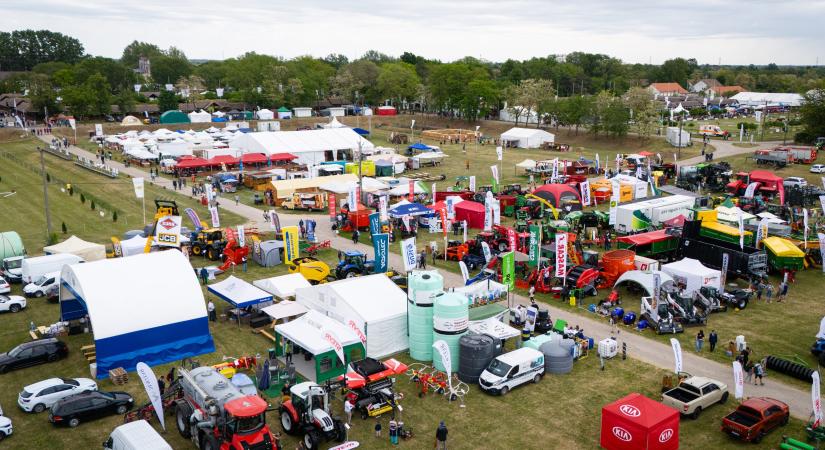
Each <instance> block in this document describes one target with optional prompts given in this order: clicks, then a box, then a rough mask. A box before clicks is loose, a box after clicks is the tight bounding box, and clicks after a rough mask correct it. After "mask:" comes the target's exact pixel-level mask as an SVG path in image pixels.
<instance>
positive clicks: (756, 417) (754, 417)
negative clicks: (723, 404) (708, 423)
mask: <svg viewBox="0 0 825 450" xmlns="http://www.w3.org/2000/svg"><path fill="white" fill-rule="evenodd" d="M789 417H790V410H789V409H788V405H787V404H785V403H782V402H780V401H779V400H775V399H772V398H769V397H752V398H749V399H747V400H745V401H744V402H742V403H741V404H740V405H739V407H738V408H736V410H735V411H733V412H732V413H730V414H728V415H727V416H725V417H724V418H723V419H722V431H724V432H725V433H727V434H729V435H730V436H733V437H735V438H737V439H739V440H742V441H746V442H753V443H759V441H761V440H762V438H763V437H765V435H766V434H768V433H769V432H770V431H771V430H773V429H774V428H776V427H779V426H784V425H787V423H788V419H789Z"/></svg>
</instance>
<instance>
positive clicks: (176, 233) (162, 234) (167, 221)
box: [155, 216, 183, 247]
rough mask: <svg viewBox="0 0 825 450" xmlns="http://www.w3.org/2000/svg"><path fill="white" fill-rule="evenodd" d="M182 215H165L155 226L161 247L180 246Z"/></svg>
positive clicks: (157, 239)
mask: <svg viewBox="0 0 825 450" xmlns="http://www.w3.org/2000/svg"><path fill="white" fill-rule="evenodd" d="M182 221H183V220H182V219H181V217H180V216H164V217H161V218H160V219H158V225H157V227H155V240H156V241H157V243H158V246H159V247H180V228H181V222H182Z"/></svg>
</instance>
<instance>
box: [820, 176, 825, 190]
mask: <svg viewBox="0 0 825 450" xmlns="http://www.w3.org/2000/svg"><path fill="white" fill-rule="evenodd" d="M820 178H821V179H822V187H823V188H825V177H820Z"/></svg>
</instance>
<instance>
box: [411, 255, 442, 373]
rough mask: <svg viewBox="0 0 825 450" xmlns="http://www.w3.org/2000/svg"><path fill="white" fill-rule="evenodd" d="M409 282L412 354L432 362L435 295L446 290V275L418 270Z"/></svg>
mask: <svg viewBox="0 0 825 450" xmlns="http://www.w3.org/2000/svg"><path fill="white" fill-rule="evenodd" d="M408 283H409V284H408V285H407V286H408V289H407V301H408V311H409V312H408V313H407V320H408V329H409V330H410V356H411V357H412V359H415V360H417V361H427V362H430V361H432V359H433V297H434V296H436V295H438V294H440V293H442V292H444V277H442V276H441V274H440V273H438V272H437V271H435V270H416V271H414V272H413V273H412V274H411V275H410V277H409V281H408Z"/></svg>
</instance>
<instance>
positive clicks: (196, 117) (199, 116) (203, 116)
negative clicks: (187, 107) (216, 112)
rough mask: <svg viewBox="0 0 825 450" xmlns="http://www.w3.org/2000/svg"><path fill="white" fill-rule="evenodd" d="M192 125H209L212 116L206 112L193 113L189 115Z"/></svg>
mask: <svg viewBox="0 0 825 450" xmlns="http://www.w3.org/2000/svg"><path fill="white" fill-rule="evenodd" d="M188 116H189V122H191V123H209V122H211V121H212V114H209V113H208V112H206V111H204V110H200V111H192V112H190V113H189V114H188Z"/></svg>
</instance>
